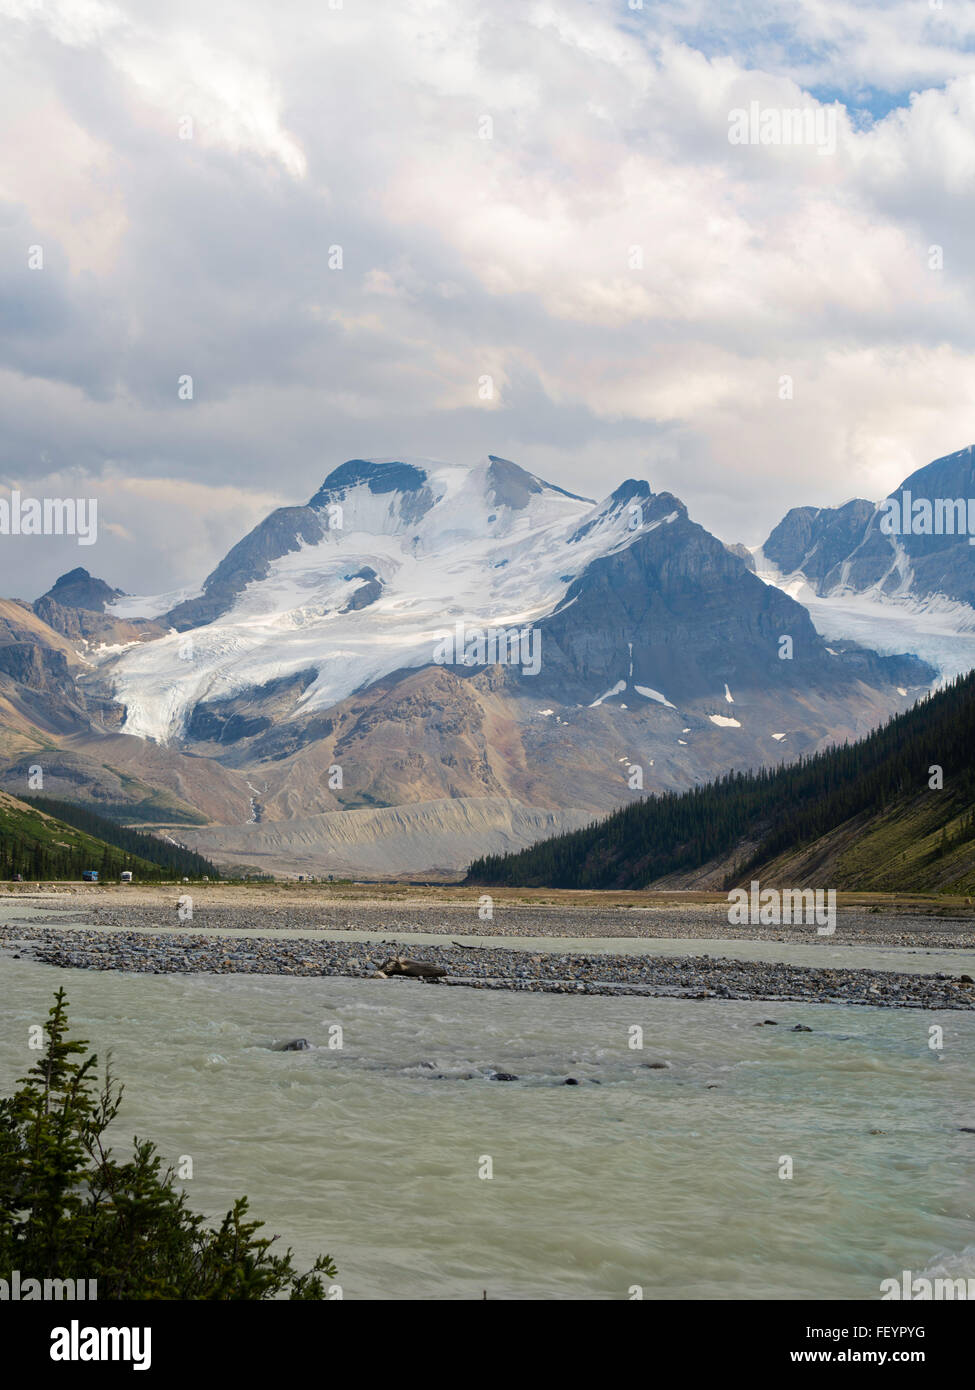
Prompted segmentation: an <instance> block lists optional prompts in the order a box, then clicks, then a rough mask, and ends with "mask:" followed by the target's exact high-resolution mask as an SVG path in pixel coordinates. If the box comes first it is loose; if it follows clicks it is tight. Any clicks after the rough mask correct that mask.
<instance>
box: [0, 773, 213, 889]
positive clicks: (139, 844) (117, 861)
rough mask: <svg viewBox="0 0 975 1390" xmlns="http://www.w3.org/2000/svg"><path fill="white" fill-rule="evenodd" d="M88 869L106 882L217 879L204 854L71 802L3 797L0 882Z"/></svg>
mask: <svg viewBox="0 0 975 1390" xmlns="http://www.w3.org/2000/svg"><path fill="white" fill-rule="evenodd" d="M55 808H56V809H57V814H54V809H55ZM69 820H70V823H69ZM85 869H97V871H98V874H99V877H100V878H102V879H106V880H107V879H112V878H118V876H119V874H120V873H121V872H122V870H123V869H131V870H132V872H133V874H134V875H135V877H136V878H137V879H139V880H140V881H141V882H145V881H153V880H162V879H173V878H182V877H186V878H198V877H201V876H203V875H204V874H205V875H208V876H209V877H210V878H218V877H219V874H218V873H217V871H216V869H215V868H214V867H213V865H212V864H211V863H210V862H209V860H207V859H204V858H203V857H202V855H199V854H193V853H192V852H191V851H189V850H184V849H180V848H179V847H178V846H177V845H170V844H167V843H166V842H165V841H164V840H158V839H156V838H155V837H153V836H151V835H141V834H139V833H138V832H137V831H134V830H126V829H124V828H123V827H122V826H119V825H117V824H115V822H113V821H109V820H105V819H104V818H103V817H101V816H97V815H95V814H94V813H93V812H91V811H87V810H85V809H84V808H83V807H80V806H75V805H74V804H73V803H71V802H56V801H51V802H45V801H44V800H43V798H39V797H38V798H34V799H33V803H32V804H31V803H28V802H26V801H21V800H18V799H17V798H16V797H13V796H10V795H9V794H8V793H7V792H0V879H11V878H13V876H14V875H15V874H21V875H22V876H23V877H24V879H25V880H30V879H35V880H36V879H80V878H81V875H82V872H83V871H84V870H85Z"/></svg>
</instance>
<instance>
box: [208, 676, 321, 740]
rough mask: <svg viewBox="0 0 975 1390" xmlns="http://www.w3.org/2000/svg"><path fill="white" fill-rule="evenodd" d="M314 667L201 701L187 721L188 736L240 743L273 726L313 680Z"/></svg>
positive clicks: (289, 710)
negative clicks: (240, 690)
mask: <svg viewBox="0 0 975 1390" xmlns="http://www.w3.org/2000/svg"><path fill="white" fill-rule="evenodd" d="M315 676H316V672H315V671H314V670H308V671H299V672H297V673H296V674H295V675H293V676H281V677H280V678H279V679H278V680H275V681H267V682H266V683H265V684H264V685H259V686H255V687H253V688H252V689H250V690H246V691H244V692H243V693H242V694H240V695H230V696H226V697H224V698H222V699H218V700H207V701H202V700H201V701H200V703H199V704H198V705H196V706H195V707H194V709H193V713H192V714H191V715H190V718H189V720H188V722H187V725H186V737H187V738H188V739H193V740H199V741H200V742H202V743H223V744H231V743H239V742H241V741H242V740H244V739H251V738H256V737H257V736H258V735H259V734H263V733H265V732H266V731H267V730H268V729H271V728H273V727H274V725H275V724H276V722H277V721H278V720H279V719H283V718H284V717H285V716H286V715H287V714H289V713H290V712H291V710H292V709H293V708H294V706H295V703H296V701H297V700H298V699H300V697H301V696H302V694H303V693H304V692H305V691H306V690H307V689H308V687H309V686H310V685H311V683H312V682H313V681H314V679H315Z"/></svg>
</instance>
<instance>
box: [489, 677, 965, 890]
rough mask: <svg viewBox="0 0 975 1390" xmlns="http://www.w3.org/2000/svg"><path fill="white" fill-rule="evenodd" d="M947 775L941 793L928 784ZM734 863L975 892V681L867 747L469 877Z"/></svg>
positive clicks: (552, 881)
mask: <svg viewBox="0 0 975 1390" xmlns="http://www.w3.org/2000/svg"><path fill="white" fill-rule="evenodd" d="M932 767H940V768H941V769H942V773H943V787H942V788H941V789H940V790H938V789H934V788H932V787H930V786H929V781H930V780H932V777H933V774H932V773H931V772H930V769H931V768H932ZM722 859H725V860H726V861H727V864H728V872H727V873H726V874H725V875H724V886H725V887H731V886H733V885H734V884H737V883H739V882H742V881H745V882H747V881H748V880H749V879H750V878H760V879H762V880H763V881H765V882H768V883H774V882H775V881H781V882H783V883H785V882H788V883H791V884H795V885H798V886H817V885H820V886H828V887H834V888H840V889H855V888H858V889H875V890H878V891H879V890H889V891H896V890H907V889H911V890H918V891H933V892H937V891H947V890H949V889H950V890H952V891H954V892H966V893H967V892H972V891H975V672H973V673H970V674H969V675H967V676H964V677H959V678H958V679H957V680H956V681H955V682H954V683H953V684H952V685H950V686H948V687H947V688H946V689H944V690H941V691H939V692H938V693H937V694H935V695H932V696H930V697H928V698H927V699H926V700H923V701H921V702H920V703H919V704H917V705H915V706H914V708H913V709H911V710H908V711H907V712H906V713H905V714H901V715H897V716H896V717H895V718H893V719H891V720H890V721H889V722H888V723H887V724H885V725H884V726H883V727H882V728H880V729H877V730H875V732H874V733H872V734H870V735H869V736H868V737H867V738H865V739H862V740H861V741H860V742H858V743H854V744H844V745H843V746H842V747H839V748H833V749H829V750H827V751H826V752H824V753H818V754H816V755H815V756H814V757H810V758H805V759H802V760H800V761H799V762H798V763H794V764H792V765H790V766H788V767H781V768H775V769H763V770H761V771H759V772H754V773H729V774H728V775H727V776H725V777H723V778H721V779H720V780H719V781H717V782H713V783H710V784H709V785H707V786H705V787H698V788H695V789H694V790H693V791H689V792H684V793H680V794H677V793H672V794H669V795H665V796H661V797H653V798H647V799H646V800H644V801H642V802H639V803H638V804H636V805H631V806H627V807H625V808H623V809H622V810H620V811H616V812H614V814H613V815H611V816H609V817H608V818H607V819H606V820H603V821H600V822H598V823H595V824H593V825H591V826H587V827H586V828H584V829H583V830H577V831H573V832H571V833H569V834H565V835H560V836H557V837H556V838H554V839H551V840H543V841H542V842H540V843H539V844H537V845H533V846H532V847H531V848H529V849H527V850H523V851H521V852H520V853H516V854H509V855H497V856H492V857H490V858H485V859H480V860H477V861H475V863H473V864H472V865H471V867H470V870H469V873H468V879H467V882H469V883H476V884H492V883H497V884H512V885H519V886H534V885H538V886H545V887H555V888H645V887H647V886H649V885H650V884H652V883H654V882H655V881H656V880H658V879H660V878H663V877H664V876H665V875H674V874H683V875H685V876H688V875H689V876H690V877H691V878H693V873H694V871H695V870H703V869H704V868H705V866H707V865H713V864H714V863H715V862H718V861H720V860H722Z"/></svg>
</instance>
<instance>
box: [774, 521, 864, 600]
mask: <svg viewBox="0 0 975 1390" xmlns="http://www.w3.org/2000/svg"><path fill="white" fill-rule="evenodd" d="M874 510H875V508H874V506H873V504H872V503H871V502H865V501H863V499H862V498H856V499H855V500H854V501H852V502H847V503H846V504H845V506H842V507H824V508H821V509H819V508H816V507H793V509H792V511H791V512H787V513H786V515H785V516H784V517H783V519H782V520H781V521H780V522H779V524H778V526H776V528H775V530H774V531H773V532H772V534H771V535H770V536H769V538H768V540H767V541H766V542H765V545H764V547H763V549H764V551H765V554H766V555H767V556H768V557H769V559H770V560H772V561H773V562H774V563H775V564H776V565H778V567H779V569H780V570H782V571H783V573H785V574H792V573H793V572H794V571H795V570H802V572H803V574H805V575H806V576H807V578H808V579H809V581H810V583H811V584H812V585H813V586H814V587H815V588H817V590H818V588H819V586H820V585H821V584H822V583H823V581H824V580H825V579H826V576H827V575H829V574H831V573H832V572H833V571H834V570H835V569H836V568H837V567H838V566H839V565H841V564H842V562H843V561H844V560H845V559H847V557H848V556H849V554H850V552H851V551H852V550H854V549H856V547H857V546H858V545H859V543H860V541H861V540H862V539H863V535H864V531H865V530H866V527H867V524H868V522H869V521H870V518H871V517H872V516H873V514H874Z"/></svg>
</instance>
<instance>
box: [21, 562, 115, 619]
mask: <svg viewBox="0 0 975 1390" xmlns="http://www.w3.org/2000/svg"><path fill="white" fill-rule="evenodd" d="M121 594H122V590H121V589H113V588H112V587H111V585H110V584H106V583H105V581H104V579H94V578H92V576H91V575H90V574H89V573H88V571H87V570H86V569H82V568H81V566H80V565H79V566H78V568H77V569H73V570H68V572H67V573H66V574H62V575H61V577H60V578H59V579H57V580H56V581H55V583H54V584H53V585H52V586H51V588H50V589H48V591H47V593H46V594H42V595H41V597H40V599H38V603H40V602H42V600H44V599H51V600H53V602H55V603H60V604H61V605H62V606H63V607H65V608H85V609H88V610H90V611H92V612H94V613H104V611H105V605H106V603H111V602H112V600H113V599H116V598H119V597H120V596H121Z"/></svg>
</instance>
